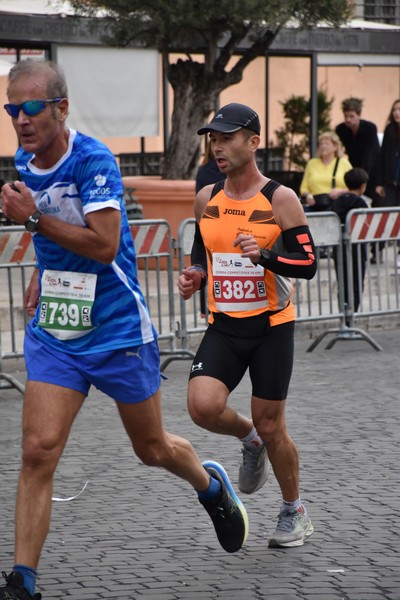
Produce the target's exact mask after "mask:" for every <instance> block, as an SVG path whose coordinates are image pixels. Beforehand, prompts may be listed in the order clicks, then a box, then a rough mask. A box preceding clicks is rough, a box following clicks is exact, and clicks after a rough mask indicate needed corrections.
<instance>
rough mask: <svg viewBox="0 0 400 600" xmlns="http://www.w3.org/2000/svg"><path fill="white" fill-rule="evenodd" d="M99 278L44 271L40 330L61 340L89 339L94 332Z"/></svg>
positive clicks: (66, 272) (82, 274)
mask: <svg viewBox="0 0 400 600" xmlns="http://www.w3.org/2000/svg"><path fill="white" fill-rule="evenodd" d="M96 281H97V275H95V274H92V273H75V272H72V271H50V270H45V271H44V272H43V275H42V295H41V299H40V314H39V326H40V327H43V329H46V331H47V332H48V333H50V334H51V335H53V336H54V337H56V338H58V339H60V340H70V339H74V338H78V337H82V336H83V335H86V334H87V333H89V332H90V331H91V330H92V329H93V325H92V318H91V316H92V308H93V303H94V299H95V292H96Z"/></svg>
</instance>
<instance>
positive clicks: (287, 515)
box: [178, 103, 317, 547]
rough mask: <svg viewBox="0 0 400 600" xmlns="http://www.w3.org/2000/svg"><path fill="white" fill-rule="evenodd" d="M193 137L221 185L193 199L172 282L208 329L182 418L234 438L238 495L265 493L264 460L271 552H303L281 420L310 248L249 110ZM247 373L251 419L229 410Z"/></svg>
mask: <svg viewBox="0 0 400 600" xmlns="http://www.w3.org/2000/svg"><path fill="white" fill-rule="evenodd" d="M198 133H199V135H202V134H209V140H210V143H211V149H212V152H213V154H214V156H215V158H216V161H217V164H218V167H219V169H220V171H221V173H222V174H224V175H226V177H227V178H226V180H225V182H224V181H221V182H220V183H219V184H216V185H215V186H213V185H210V186H207V187H205V188H203V189H202V190H200V192H199V193H198V194H197V196H196V199H195V205H194V211H195V217H196V221H197V223H196V233H195V239H194V243H193V248H192V254H191V260H192V265H191V266H190V267H189V268H186V269H184V270H183V271H182V274H181V275H180V276H179V280H178V288H179V292H180V294H181V296H182V297H183V298H184V299H185V300H187V299H189V298H190V297H191V296H192V294H193V293H194V292H196V291H197V290H198V289H199V288H200V287H202V286H204V285H206V282H207V286H208V306H209V310H210V318H209V326H208V329H207V331H206V333H205V335H204V338H203V340H202V342H201V344H200V347H199V349H198V351H197V354H196V357H195V358H194V361H193V364H192V368H191V373H190V378H189V388H188V407H189V412H190V415H191V417H192V419H193V420H194V422H195V423H197V424H198V425H200V426H201V427H204V428H205V429H208V430H209V431H214V432H216V433H221V434H225V435H231V436H234V437H237V438H238V439H239V440H241V442H242V444H243V448H242V453H243V460H242V463H241V465H240V469H239V489H240V490H241V491H242V492H244V493H248V494H252V493H253V492H255V491H257V490H259V489H260V488H261V487H262V486H263V485H264V483H265V481H266V479H267V475H268V458H269V461H270V462H271V465H272V468H273V470H274V473H275V475H276V478H277V480H278V483H279V485H280V488H281V492H282V497H283V498H282V506H281V510H280V514H279V517H278V525H277V528H276V531H275V532H274V533H273V535H272V536H271V538H270V540H269V546H270V547H275V546H283V547H291V546H301V545H302V544H303V543H304V540H305V539H306V538H307V537H308V536H310V535H311V534H312V532H313V526H312V523H311V520H310V518H309V516H308V514H307V511H306V509H305V506H304V504H303V502H302V500H301V498H300V492H299V461H298V452H297V448H296V446H295V444H294V442H293V440H292V439H291V437H290V436H289V434H288V432H287V429H286V422H285V404H286V396H287V391H288V387H289V381H290V377H291V373H292V366H293V347H294V323H295V310H294V306H293V304H292V302H291V296H292V293H293V285H292V282H291V280H290V277H296V278H297V277H301V278H305V279H311V278H312V277H313V276H314V275H315V272H316V268H317V264H316V260H315V249H314V243H313V240H312V237H311V234H310V230H309V228H308V224H307V219H306V217H305V215H304V211H303V208H302V206H301V204H300V201H299V200H298V198H297V196H296V194H295V193H294V191H292V190H291V189H289V188H287V187H284V186H282V185H280V184H278V183H276V182H274V181H271V180H270V179H269V178H268V177H266V176H264V175H263V174H262V173H261V172H260V171H259V169H258V167H257V164H256V150H257V148H258V146H259V144H260V120H259V117H258V115H257V113H256V112H255V111H254V110H252V109H251V108H250V107H248V106H245V105H243V104H237V103H233V104H228V105H227V106H224V107H223V108H221V109H220V110H219V111H218V112H217V113H216V114H215V116H214V117H213V119H212V120H211V122H210V123H209V124H208V125H206V126H205V127H203V128H201V129H200V130H199V131H198ZM221 179H222V177H221ZM247 369H249V374H250V379H251V382H252V396H251V415H252V418H251V419H250V418H247V417H245V416H244V415H242V414H240V413H239V412H238V411H236V410H234V409H233V408H231V407H230V406H229V405H228V397H229V394H230V392H232V390H233V389H234V388H235V387H236V386H237V385H238V383H239V382H240V381H241V379H242V377H243V375H244V373H245V372H246V370H247Z"/></svg>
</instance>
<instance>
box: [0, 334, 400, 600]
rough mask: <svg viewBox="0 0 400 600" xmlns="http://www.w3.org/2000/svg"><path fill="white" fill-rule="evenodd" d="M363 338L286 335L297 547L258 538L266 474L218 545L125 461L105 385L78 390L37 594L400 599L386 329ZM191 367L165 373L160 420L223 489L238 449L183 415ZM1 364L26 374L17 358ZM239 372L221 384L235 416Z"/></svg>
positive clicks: (174, 487) (157, 483)
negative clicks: (226, 386) (229, 387)
mask: <svg viewBox="0 0 400 600" xmlns="http://www.w3.org/2000/svg"><path fill="white" fill-rule="evenodd" d="M372 336H373V338H374V339H375V340H377V341H378V343H379V344H381V346H382V347H383V352H377V351H375V350H374V349H373V348H372V347H371V345H370V344H368V343H366V342H365V341H351V342H349V341H344V340H343V341H339V342H337V343H336V344H335V345H334V347H333V348H332V349H330V350H326V349H325V347H326V342H325V340H324V341H323V343H321V344H320V345H319V346H318V347H317V348H316V349H315V350H314V352H312V353H310V352H306V350H307V348H308V347H309V344H310V340H309V339H305V338H304V336H301V337H300V336H297V337H296V361H295V368H294V374H293V378H292V384H291V388H290V395H289V399H288V406H287V419H288V426H289V431H290V433H291V435H292V437H293V438H294V439H295V441H296V443H297V446H298V448H299V451H300V460H301V488H302V496H303V499H304V500H305V501H306V503H307V507H308V510H309V513H310V516H311V518H312V520H313V524H314V527H315V533H314V534H313V535H312V536H311V538H309V540H308V541H307V542H306V544H305V545H304V546H303V547H301V548H293V549H286V550H282V549H268V547H267V539H268V535H269V534H270V533H271V532H272V531H273V529H274V528H275V524H276V516H277V513H278V510H279V504H280V495H279V491H278V485H277V482H276V480H275V478H274V476H273V475H271V476H270V480H269V481H268V482H267V484H266V486H265V487H264V488H263V489H262V490H260V491H259V492H257V493H256V494H254V495H253V496H248V497H243V496H242V499H243V501H244V502H245V505H246V507H247V511H248V514H249V520H250V532H249V536H248V541H247V545H246V547H245V548H244V549H243V550H241V551H240V552H238V553H237V554H233V555H231V554H226V553H225V552H224V551H223V550H222V549H221V548H220V546H219V544H218V542H217V540H216V537H215V535H214V531H213V528H212V525H211V522H210V521H209V518H208V516H207V514H206V512H205V511H204V510H203V508H202V507H201V506H200V504H199V503H198V502H197V499H196V496H195V494H194V493H193V491H192V490H191V488H190V486H188V485H187V484H186V483H185V482H183V481H181V480H179V479H176V478H174V477H172V476H171V475H169V474H167V473H165V472H163V471H161V470H158V469H150V468H148V467H145V466H143V465H142V464H140V463H139V461H138V459H137V458H136V457H135V456H134V455H133V454H132V451H131V449H130V444H129V442H128V439H127V437H126V434H125V433H124V431H123V428H122V425H121V423H120V421H119V418H118V415H117V411H116V409H115V407H114V405H113V403H112V401H111V400H109V399H108V398H107V397H106V396H104V395H102V394H100V393H99V392H97V391H92V392H91V393H90V395H89V397H88V399H87V401H86V403H85V405H84V407H83V409H82V411H81V413H80V415H79V417H78V419H77V421H76V424H75V427H74V429H73V432H72V434H71V438H70V441H69V443H68V446H67V448H66V451H65V454H64V456H63V459H62V461H61V463H60V466H59V469H58V471H57V475H56V479H55V486H54V496H56V497H59V498H60V497H61V498H67V497H70V496H73V495H75V494H77V493H78V492H79V491H80V490H81V489H82V487H83V486H84V484H85V483H86V482H87V481H88V484H87V487H86V489H85V490H84V492H83V493H82V494H81V495H80V496H79V498H77V499H75V500H72V501H68V502H56V501H55V502H54V503H53V518H52V526H51V531H50V534H49V536H48V539H47V541H46V545H45V548H44V551H43V555H42V559H41V563H40V569H39V579H38V591H40V592H42V594H43V599H44V600H59V599H64V598H66V599H73V600H100V599H102V598H109V599H118V600H192V599H196V600H215V599H225V600H228V599H229V600H258V599H265V600H399V599H400V572H399V559H400V542H399V534H398V531H397V526H398V525H399V510H398V502H397V498H398V496H399V490H400V487H399V478H400V476H399V463H400V452H399V448H400V441H399V429H400V408H399V399H400V330H399V329H397V330H390V331H376V332H373V333H372ZM188 369H189V362H188V361H187V360H185V361H174V362H172V363H171V364H170V365H169V366H168V369H167V371H166V375H167V376H168V381H166V382H164V383H163V397H164V401H163V403H164V415H165V424H166V426H167V428H168V429H169V430H171V431H173V432H176V433H179V434H182V435H184V436H186V437H188V438H189V439H190V440H191V441H192V443H193V444H194V446H195V448H196V449H197V451H198V453H199V455H200V457H201V459H202V460H206V459H215V460H218V461H220V462H221V463H222V464H223V465H224V466H225V467H226V469H227V471H228V473H229V474H230V476H231V479H232V482H233V484H234V486H235V487H237V473H238V463H239V458H240V456H241V455H240V448H239V444H238V443H237V441H236V440H234V439H230V438H226V439H225V438H223V437H222V436H217V435H214V434H211V433H208V432H206V431H204V430H201V429H200V428H198V427H197V426H195V425H194V424H193V423H192V422H191V420H190V418H189V416H188V414H187V411H186V402H185V396H186V381H187V373H188ZM3 370H4V371H6V372H12V373H13V374H14V375H15V376H16V377H17V378H18V379H19V380H20V381H22V382H23V381H24V367H23V363H22V362H21V361H3ZM249 392H250V386H249V381H248V379H247V377H246V378H245V379H244V380H243V382H242V383H241V385H240V386H239V388H238V389H237V390H236V391H235V392H234V393H233V394H232V397H231V402H232V404H233V405H235V406H237V407H239V406H241V407H242V410H243V411H244V412H246V413H248V410H249ZM20 418H21V395H20V393H19V392H18V391H17V390H15V389H1V390H0V457H1V458H0V464H1V470H0V481H1V485H0V523H1V532H0V539H1V542H0V569H1V570H6V571H9V570H10V568H11V565H12V560H13V559H12V552H13V521H14V497H15V489H16V484H17V475H18V466H19V460H20V458H19V457H20Z"/></svg>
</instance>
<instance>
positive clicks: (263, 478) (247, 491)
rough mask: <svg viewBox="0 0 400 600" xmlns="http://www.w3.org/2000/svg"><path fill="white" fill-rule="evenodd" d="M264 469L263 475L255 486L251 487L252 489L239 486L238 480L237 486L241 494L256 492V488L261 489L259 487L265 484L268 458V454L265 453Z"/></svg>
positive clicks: (267, 473) (267, 472)
mask: <svg viewBox="0 0 400 600" xmlns="http://www.w3.org/2000/svg"><path fill="white" fill-rule="evenodd" d="M265 462H266V465H265V470H264V476H263V477H262V478H261V479H260V481H259V482H258V483H257V485H256V487H255V488H253V489H252V490H248V489H247V490H245V489H244V488H243V487H240V482H238V487H239V490H240V491H241V492H242V494H254V493H255V492H258V490H261V488H262V487H263V485H265V484H266V483H267V479H268V475H269V465H270V463H269V460H268V456H267V455H265ZM239 481H240V476H239Z"/></svg>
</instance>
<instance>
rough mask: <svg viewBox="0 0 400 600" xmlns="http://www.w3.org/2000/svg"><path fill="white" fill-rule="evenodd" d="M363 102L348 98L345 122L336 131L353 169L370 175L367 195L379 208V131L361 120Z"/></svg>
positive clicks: (344, 104) (345, 104)
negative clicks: (377, 184)
mask: <svg viewBox="0 0 400 600" xmlns="http://www.w3.org/2000/svg"><path fill="white" fill-rule="evenodd" d="M362 107H363V101H362V100H361V99H360V98H353V97H351V98H346V99H345V100H343V102H342V111H343V117H344V122H343V123H340V124H339V125H338V126H337V127H336V129H335V131H336V133H337V134H338V136H339V138H340V141H341V142H342V144H343V146H344V149H345V151H346V154H347V156H348V158H349V161H350V162H351V164H352V166H353V167H360V168H361V169H364V171H366V172H367V173H368V177H369V179H368V183H367V187H366V190H365V195H366V196H368V198H370V199H371V203H372V206H379V196H378V195H377V193H376V191H375V185H376V184H375V180H376V174H375V169H376V163H377V159H378V155H379V138H378V130H377V127H376V125H375V123H372V122H371V121H366V120H365V119H362V118H361V111H362Z"/></svg>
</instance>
